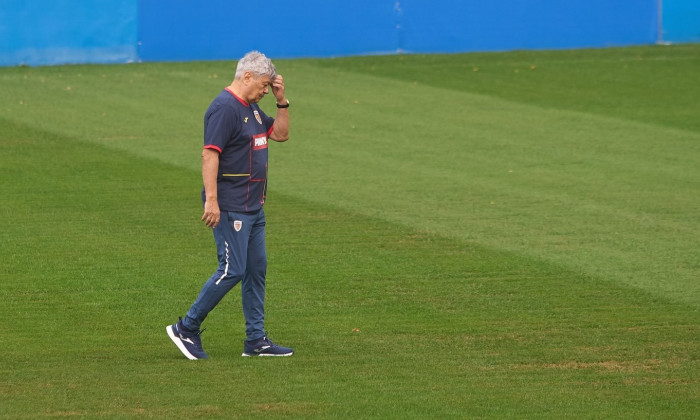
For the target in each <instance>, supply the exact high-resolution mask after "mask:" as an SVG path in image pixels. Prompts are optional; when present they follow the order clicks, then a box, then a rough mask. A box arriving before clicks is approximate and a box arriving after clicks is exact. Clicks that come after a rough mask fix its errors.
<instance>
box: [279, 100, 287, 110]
mask: <svg viewBox="0 0 700 420" xmlns="http://www.w3.org/2000/svg"><path fill="white" fill-rule="evenodd" d="M277 108H289V99H287V103H286V104H284V105H280V104H277Z"/></svg>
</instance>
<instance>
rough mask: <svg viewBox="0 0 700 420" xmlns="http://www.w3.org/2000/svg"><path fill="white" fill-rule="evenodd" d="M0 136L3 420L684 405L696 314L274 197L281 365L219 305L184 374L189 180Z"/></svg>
mask: <svg viewBox="0 0 700 420" xmlns="http://www.w3.org/2000/svg"><path fill="white" fill-rule="evenodd" d="M2 127H3V128H2V134H1V135H0V139H1V140H2V141H0V145H2V146H1V147H2V156H3V158H2V163H3V165H2V168H3V169H2V170H3V179H5V180H7V179H11V180H12V181H11V182H3V183H2V191H1V192H0V193H1V194H2V196H3V207H2V208H3V213H4V214H3V218H2V232H3V237H2V238H3V241H2V248H1V252H2V255H3V258H2V261H3V263H2V264H3V266H2V268H3V269H2V271H3V273H6V274H7V276H3V282H2V289H3V296H4V297H5V301H6V304H4V305H2V306H0V316H2V318H3V319H6V320H11V323H10V324H9V325H8V326H7V327H8V329H7V330H6V334H8V336H11V337H12V338H13V340H10V341H8V342H6V343H5V347H4V351H3V354H2V359H3V360H2V361H3V363H2V368H0V369H2V370H1V371H0V373H2V375H1V376H2V378H3V379H2V382H0V383H1V384H2V386H1V388H0V396H1V397H2V400H3V414H2V416H3V417H5V418H34V417H37V416H48V417H56V416H69V415H70V416H87V417H109V416H137V415H146V416H151V417H157V418H167V417H171V416H175V415H178V414H180V413H182V412H188V413H190V414H191V415H194V416H205V417H210V418H231V417H234V418H235V417H247V416H251V415H262V414H266V415H273V416H277V417H287V418H314V417H344V418H356V417H382V418H383V417H387V418H390V417H396V416H401V417H405V416H409V417H426V418H427V417H431V418H432V417H434V416H436V415H439V416H449V417H456V416H459V417H463V416H467V417H493V418H497V417H502V416H525V417H551V416H555V417H556V416H565V415H568V416H580V417H601V416H604V417H607V416H617V415H639V416H646V415H649V416H654V417H658V418H664V417H665V418H677V417H683V416H685V415H687V414H688V413H692V412H693V410H694V409H695V408H697V400H696V399H694V397H693V395H696V392H697V386H698V384H697V380H696V379H695V377H696V376H697V375H696V373H697V371H698V368H697V360H695V358H694V357H693V355H694V354H697V350H698V349H697V344H698V343H697V341H696V340H694V338H693V337H695V336H697V333H698V331H697V329H698V328H697V323H696V316H695V312H694V310H693V309H692V308H689V307H687V306H685V305H681V304H677V303H673V302H669V301H665V300H663V299H658V298H657V297H656V296H654V295H650V294H646V293H643V292H639V291H638V290H635V289H630V288H627V287H620V286H618V285H616V284H614V283H610V282H607V281H601V280H600V279H596V278H593V277H590V276H585V275H580V274H577V273H573V272H570V271H567V270H564V269H562V268H561V267H560V266H557V265H552V264H549V263H546V262H543V261H541V260H538V259H534V258H529V257H524V256H522V254H517V253H516V254H514V253H508V252H500V251H493V250H489V249H486V248H483V247H480V246H476V245H474V244H470V243H467V242H465V241H462V240H458V239H455V238H450V237H443V236H440V235H436V234H433V233H430V232H427V231H426V230H424V229H407V228H406V227H405V226H402V225H399V224H393V223H388V222H387V221H386V220H385V219H384V218H381V217H368V216H366V215H363V214H357V213H349V212H343V211H338V210H337V208H336V207H333V206H326V205H319V204H318V203H313V202H311V201H307V200H303V199H300V198H299V197H296V196H293V195H287V194H284V193H278V194H271V197H270V201H269V203H268V206H267V213H268V223H269V236H268V249H269V253H270V270H269V293H268V306H269V311H268V327H269V328H270V329H271V333H272V334H273V337H279V339H280V340H282V339H283V340H284V341H285V343H287V342H288V343H289V344H290V345H294V346H295V348H296V349H297V354H296V355H295V356H294V357H293V358H290V359H287V360H282V361H270V360H247V359H243V358H241V357H240V348H241V339H242V328H243V320H242V316H241V314H240V298H239V297H238V296H237V293H236V292H233V293H232V294H231V295H230V296H228V297H227V298H226V300H225V301H224V303H223V304H222V305H221V307H220V308H217V310H216V311H214V312H213V313H212V315H211V317H210V318H209V319H208V320H207V327H208V328H209V329H208V331H207V333H206V337H205V345H206V346H207V350H208V351H209V352H210V354H211V355H212V359H211V360H210V361H206V362H204V363H195V364H192V363H189V362H188V361H186V360H184V359H182V358H181V357H180V355H179V354H178V353H177V350H176V349H175V348H174V347H173V346H172V344H171V343H169V342H168V339H167V337H166V336H165V333H164V331H163V327H164V325H166V324H167V323H169V322H171V321H172V319H173V317H174V316H176V315H177V312H178V311H180V312H182V311H184V310H186V308H187V305H189V303H190V302H191V299H192V298H193V296H194V294H196V292H197V291H198V290H199V287H200V286H201V282H202V281H203V280H204V279H205V277H206V276H207V275H208V273H209V272H210V271H211V270H213V266H214V264H215V261H214V258H213V255H212V254H211V251H212V244H211V235H210V233H209V232H207V230H206V229H205V228H203V227H202V226H201V224H200V222H199V221H198V217H199V213H200V210H199V209H200V207H199V206H200V204H199V197H198V189H199V184H200V180H199V174H198V173H197V171H191V170H183V169H182V168H180V167H177V166H172V165H166V164H163V163H161V162H159V161H157V160H152V159H145V158H139V157H135V156H134V155H133V154H130V153H118V152H115V151H113V150H109V149H105V148H103V147H101V146H97V145H92V144H90V143H89V142H83V141H78V140H74V139H71V138H68V137H63V136H57V135H55V134H51V133H46V132H42V131H38V130H33V129H28V128H26V127H23V126H21V125H16V124H12V123H5V124H3V125H2ZM27 150H32V151H33V152H32V153H27ZM8 174H12V175H14V176H13V177H11V178H8V177H5V176H4V175H8ZM45 174H51V176H48V177H47V176H46V175H45ZM238 330H240V331H239V332H237V331H238ZM250 383H255V384H256V385H255V386H254V387H250V386H249V384H250ZM212 390H215V391H216V392H212ZM601 393H602V394H603V395H605V398H601V397H600V396H601Z"/></svg>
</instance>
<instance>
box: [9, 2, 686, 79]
mask: <svg viewBox="0 0 700 420" xmlns="http://www.w3.org/2000/svg"><path fill="white" fill-rule="evenodd" d="M660 1H661V0H624V1H622V0H433V1H429V0H335V1H328V0H325V1H324V0H294V1H293V0H267V1H266V2H253V1H241V0H207V1H197V0H110V1H104V0H102V1H100V0H0V66H1V65H17V64H29V65H44V64H63V63H94V62H99V63H120V62H130V61H187V60H212V59H237V58H239V57H240V56H241V55H242V54H243V53H245V52H247V51H249V50H251V49H258V50H261V51H263V52H265V53H266V54H267V55H269V56H271V57H275V58H289V57H308V56H314V57H329V56H339V55H357V54H386V53H396V52H426V53H427V52H468V51H505V50H513V49H554V48H583V47H607V46H626V45H644V44H653V43H655V42H657V41H659V40H660V39H662V40H663V41H670V42H695V41H700V10H699V9H700V1H699V0H663V5H664V14H663V22H664V27H663V30H662V31H661V32H659V21H660V19H659V16H658V10H659V2H660ZM261 4H262V5H264V6H265V8H266V9H264V10H262V9H261V8H260V5H261Z"/></svg>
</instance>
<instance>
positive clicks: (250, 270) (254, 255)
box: [241, 210, 267, 340]
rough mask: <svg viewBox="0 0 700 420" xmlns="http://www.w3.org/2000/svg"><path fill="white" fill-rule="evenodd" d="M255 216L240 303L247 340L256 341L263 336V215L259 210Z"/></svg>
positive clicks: (265, 259)
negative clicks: (241, 304) (241, 303)
mask: <svg viewBox="0 0 700 420" xmlns="http://www.w3.org/2000/svg"><path fill="white" fill-rule="evenodd" d="M257 216H258V217H257V220H256V221H255V222H254V223H253V226H252V230H251V232H250V240H249V241H248V258H247V263H246V271H245V274H244V275H243V282H242V283H241V301H242V302H243V315H244V316H245V332H246V338H247V339H248V340H257V339H258V338H262V337H263V336H265V325H264V324H265V274H266V273H267V252H266V250H265V213H264V212H263V211H262V210H260V212H259V213H258V215H257Z"/></svg>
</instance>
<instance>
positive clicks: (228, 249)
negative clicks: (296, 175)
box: [183, 210, 267, 339]
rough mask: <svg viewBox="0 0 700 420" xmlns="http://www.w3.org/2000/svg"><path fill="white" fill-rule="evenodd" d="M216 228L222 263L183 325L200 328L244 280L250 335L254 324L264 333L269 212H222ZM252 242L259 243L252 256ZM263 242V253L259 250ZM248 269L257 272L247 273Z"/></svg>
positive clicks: (191, 308)
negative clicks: (266, 216) (266, 233)
mask: <svg viewBox="0 0 700 420" xmlns="http://www.w3.org/2000/svg"><path fill="white" fill-rule="evenodd" d="M213 231H214V240H215V242H216V250H217V255H218V260H219V266H218V268H217V270H216V272H215V273H214V274H213V275H212V276H211V277H210V278H209V280H207V282H206V283H205V284H204V287H202V291H201V292H200V293H199V296H198V297H197V300H196V301H195V302H194V304H192V307H190V310H189V311H188V312H187V316H186V317H185V319H183V324H184V326H185V328H188V329H190V330H198V329H199V328H200V326H201V325H202V322H203V321H204V319H205V318H206V317H207V315H208V314H209V312H211V311H212V309H214V308H215V307H216V305H217V304H218V303H219V302H220V301H221V299H223V297H224V296H225V295H226V293H228V292H229V291H230V290H231V289H232V288H233V287H234V286H235V285H236V284H238V283H239V282H241V281H243V282H244V283H245V285H244V286H242V287H241V293H242V296H243V313H244V315H245V317H246V335H247V334H248V329H249V325H250V329H251V332H253V333H254V334H255V333H256V332H255V331H256V330H257V329H259V330H260V333H259V334H260V336H262V335H263V334H264V332H263V331H264V327H263V324H264V302H265V272H266V269H267V259H266V256H265V255H266V254H265V249H264V248H265V214H264V212H263V211H262V210H260V211H259V212H257V213H235V212H221V219H220V221H219V224H218V226H217V227H216V228H215V229H214V230H213ZM261 236H262V241H261V239H260V237H261ZM251 242H252V243H254V244H256V245H255V246H254V247H253V248H252V250H253V255H254V256H253V257H252V258H251V257H249V255H248V254H249V250H250V249H251V245H250V244H251ZM261 245H262V253H261V251H260V250H259V247H260V246H261ZM249 262H251V263H252V262H254V264H251V263H249ZM256 266H257V268H256ZM248 271H250V272H251V273H254V274H250V275H247V274H246V273H247V272H248ZM246 278H252V279H254V281H248V280H246ZM244 290H245V292H244ZM249 339H250V337H249Z"/></svg>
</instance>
